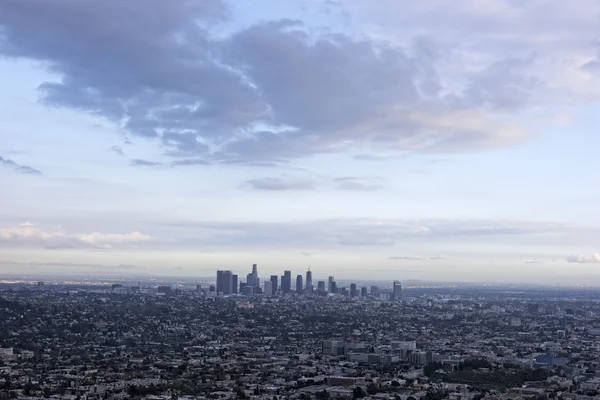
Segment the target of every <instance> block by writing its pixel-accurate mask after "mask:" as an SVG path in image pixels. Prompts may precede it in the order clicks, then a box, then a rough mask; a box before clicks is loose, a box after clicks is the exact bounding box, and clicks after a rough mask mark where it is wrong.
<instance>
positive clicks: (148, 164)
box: [131, 159, 163, 167]
mask: <svg viewBox="0 0 600 400" xmlns="http://www.w3.org/2000/svg"><path fill="white" fill-rule="evenodd" d="M131 165H132V166H134V167H158V166H161V165H163V164H162V163H160V162H157V161H149V160H140V159H134V160H131Z"/></svg>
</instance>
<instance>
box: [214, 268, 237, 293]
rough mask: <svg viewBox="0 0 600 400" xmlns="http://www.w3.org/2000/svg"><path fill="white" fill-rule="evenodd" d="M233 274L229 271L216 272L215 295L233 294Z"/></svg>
mask: <svg viewBox="0 0 600 400" xmlns="http://www.w3.org/2000/svg"><path fill="white" fill-rule="evenodd" d="M232 284H233V274H232V273H231V271H217V294H218V293H223V294H224V295H227V294H232V293H233V288H232V286H231V285H232Z"/></svg>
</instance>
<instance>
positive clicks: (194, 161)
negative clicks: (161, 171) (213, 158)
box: [171, 159, 210, 167]
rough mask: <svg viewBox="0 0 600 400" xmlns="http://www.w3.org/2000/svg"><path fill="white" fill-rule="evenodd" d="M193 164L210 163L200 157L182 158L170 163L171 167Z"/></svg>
mask: <svg viewBox="0 0 600 400" xmlns="http://www.w3.org/2000/svg"><path fill="white" fill-rule="evenodd" d="M195 165H210V162H208V161H206V160H201V159H184V160H177V161H173V162H172V163H171V166H173V167H190V166H195Z"/></svg>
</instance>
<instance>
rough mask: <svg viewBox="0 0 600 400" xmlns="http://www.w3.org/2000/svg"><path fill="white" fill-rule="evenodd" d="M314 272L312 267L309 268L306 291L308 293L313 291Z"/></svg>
mask: <svg viewBox="0 0 600 400" xmlns="http://www.w3.org/2000/svg"><path fill="white" fill-rule="evenodd" d="M312 285H313V284H312V271H311V270H310V267H309V268H308V271H306V289H307V291H312Z"/></svg>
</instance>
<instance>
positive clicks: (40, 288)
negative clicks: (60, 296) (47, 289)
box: [37, 281, 44, 291]
mask: <svg viewBox="0 0 600 400" xmlns="http://www.w3.org/2000/svg"><path fill="white" fill-rule="evenodd" d="M37 290H39V291H42V290H44V282H43V281H39V282H38V283H37Z"/></svg>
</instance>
